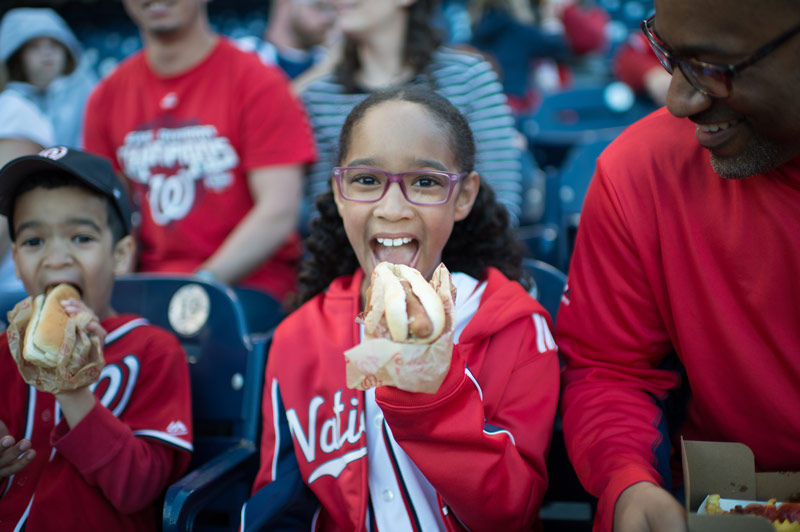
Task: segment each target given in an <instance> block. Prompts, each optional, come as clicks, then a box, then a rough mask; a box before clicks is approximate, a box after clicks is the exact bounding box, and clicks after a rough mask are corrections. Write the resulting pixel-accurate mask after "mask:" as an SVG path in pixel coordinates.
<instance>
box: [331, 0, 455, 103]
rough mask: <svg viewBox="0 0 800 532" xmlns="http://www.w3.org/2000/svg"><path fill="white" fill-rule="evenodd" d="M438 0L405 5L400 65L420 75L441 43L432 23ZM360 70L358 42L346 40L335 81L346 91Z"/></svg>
mask: <svg viewBox="0 0 800 532" xmlns="http://www.w3.org/2000/svg"><path fill="white" fill-rule="evenodd" d="M438 8H439V0H416V2H414V3H413V4H411V5H410V6H408V7H407V8H406V9H408V26H407V28H406V39H405V42H404V43H403V64H405V65H407V66H409V67H411V70H412V71H413V72H414V74H420V73H421V72H423V71H424V70H425V69H426V68H427V66H428V65H429V64H430V63H431V58H432V57H433V52H434V51H435V50H436V49H437V48H438V47H439V46H440V45H441V44H442V36H441V32H440V31H439V28H438V27H436V26H435V25H434V24H433V23H432V21H433V19H434V18H435V16H436V14H437V9H438ZM360 69H361V61H360V60H359V58H358V43H357V42H356V41H355V40H354V39H352V38H350V37H346V38H345V41H344V53H343V54H342V59H341V61H340V62H339V64H338V65H336V79H337V81H338V82H339V83H341V84H342V85H343V86H344V88H345V91H346V92H354V91H355V89H356V73H357V72H358V71H359V70H360Z"/></svg>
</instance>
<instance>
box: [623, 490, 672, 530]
mask: <svg viewBox="0 0 800 532" xmlns="http://www.w3.org/2000/svg"><path fill="white" fill-rule="evenodd" d="M614 532H687V526H686V511H685V510H684V508H683V506H681V504H680V503H679V502H678V501H677V500H676V499H675V497H673V496H672V495H671V494H670V493H669V492H668V491H667V490H665V489H663V488H660V487H658V486H656V485H655V484H651V483H650V482H639V483H638V484H634V485H633V486H630V487H629V488H628V489H626V490H625V491H623V492H622V495H620V496H619V499H617V505H616V507H615V508H614Z"/></svg>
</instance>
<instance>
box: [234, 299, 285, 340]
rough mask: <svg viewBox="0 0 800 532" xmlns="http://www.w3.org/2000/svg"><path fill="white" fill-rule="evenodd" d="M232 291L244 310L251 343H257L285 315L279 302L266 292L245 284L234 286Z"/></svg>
mask: <svg viewBox="0 0 800 532" xmlns="http://www.w3.org/2000/svg"><path fill="white" fill-rule="evenodd" d="M233 291H234V292H235V293H236V297H237V299H238V300H239V305H240V306H241V307H242V311H243V312H244V319H245V323H246V324H247V332H248V334H249V335H250V340H251V341H252V343H253V344H256V343H259V342H260V341H261V340H262V339H263V337H264V335H265V334H268V333H269V332H270V331H271V330H272V329H274V328H275V326H276V325H278V323H280V322H281V320H282V319H283V318H284V317H286V312H284V310H283V306H282V305H281V303H280V302H279V301H278V300H277V299H275V298H274V297H272V296H271V295H269V294H267V293H266V292H262V291H261V290H256V289H255V288H248V287H245V286H235V287H233Z"/></svg>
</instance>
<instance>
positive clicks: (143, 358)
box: [0, 146, 193, 532]
mask: <svg viewBox="0 0 800 532" xmlns="http://www.w3.org/2000/svg"><path fill="white" fill-rule="evenodd" d="M0 214H2V215H3V216H7V217H8V218H9V220H11V221H12V224H11V226H12V227H11V234H12V236H13V240H14V264H15V267H16V269H17V272H18V274H19V276H20V279H22V282H23V284H24V285H25V291H26V292H27V293H28V295H30V296H31V297H36V296H38V295H40V294H44V293H45V292H46V290H47V289H48V288H50V287H53V286H54V285H56V284H60V283H69V284H71V285H73V286H74V287H75V288H76V289H77V290H78V292H79V293H80V294H81V298H80V299H66V300H64V301H61V302H60V303H61V306H62V307H63V308H64V310H65V311H66V313H67V315H69V316H70V317H76V315H77V314H79V313H82V314H83V313H88V314H90V315H91V319H90V320H89V321H88V324H87V325H86V327H85V332H86V334H87V335H88V337H89V338H92V339H93V341H96V342H98V343H99V345H101V346H103V347H102V358H103V360H104V361H105V366H104V367H103V368H102V370H101V371H99V372H96V373H98V375H97V377H96V378H97V380H96V381H95V382H93V383H91V384H89V383H88V382H87V381H80V382H81V383H82V384H83V385H82V386H77V387H75V386H73V385H71V384H70V382H64V383H62V382H60V381H59V380H57V379H56V378H55V377H53V378H51V379H49V382H50V383H51V384H53V387H52V388H51V387H47V391H45V390H44V389H42V387H41V386H40V385H41V381H40V380H36V381H35V382H31V381H33V380H34V379H33V378H30V377H29V378H28V379H27V381H26V379H24V378H23V377H22V375H21V373H20V371H19V369H18V366H17V363H16V362H15V359H14V358H13V357H12V354H11V345H10V335H9V334H8V332H4V333H3V334H2V335H0V530H3V531H4V532H5V531H11V530H27V531H28V532H50V531H52V530H63V531H76V532H77V531H81V532H105V531H108V530H115V531H120V532H146V531H155V530H157V529H158V527H157V526H156V524H157V519H158V516H160V507H159V505H158V503H157V501H158V498H159V497H160V496H161V495H162V494H163V493H164V491H165V490H166V488H167V486H168V485H169V484H170V483H172V482H175V481H176V480H177V479H178V478H179V477H180V475H181V474H182V472H183V471H184V470H185V469H186V467H187V466H188V464H189V459H190V456H191V452H192V449H193V447H192V409H191V393H190V390H189V367H188V364H187V361H186V353H184V351H183V348H182V347H181V345H180V343H179V342H178V340H177V338H175V336H174V335H172V334H171V333H169V332H167V331H165V330H163V329H160V328H158V327H155V326H153V325H150V324H149V323H148V322H147V320H145V319H143V318H141V317H139V316H135V315H133V314H117V313H116V312H115V311H114V309H113V308H112V307H111V293H112V290H113V288H114V279H115V277H116V276H117V275H120V274H122V273H126V271H127V266H128V263H129V257H130V255H131V254H133V251H134V246H135V244H134V242H133V238H132V237H131V236H130V234H129V233H130V230H131V207H130V203H129V199H128V195H127V194H126V193H125V189H124V186H123V184H122V182H121V181H120V180H119V178H118V177H117V176H116V175H115V173H114V170H113V168H112V167H111V164H110V162H109V161H107V160H105V159H103V158H101V157H98V156H96V155H92V154H89V153H85V152H81V151H78V150H73V149H70V148H66V147H63V146H58V147H53V148H49V149H47V150H45V151H43V152H41V153H40V154H38V155H34V156H27V157H20V158H17V159H14V160H12V161H11V162H9V163H8V164H7V165H5V166H4V167H3V169H2V171H0ZM81 321H82V320H81ZM15 332H16V331H15ZM17 340H19V333H17ZM65 345H66V343H65ZM87 358H88V359H89V361H88V362H89V363H90V364H91V363H92V362H93V361H91V357H82V359H81V362H80V363H79V364H78V365H77V367H73V366H72V365H71V364H69V365H68V367H69V370H67V371H70V370H73V371H75V375H77V374H78V373H79V372H80V370H81V369H84V368H85V367H86V364H87V360H86V359H87ZM94 369H95V370H96V369H97V368H94ZM78 378H80V377H78ZM27 382H30V384H28V383H27ZM72 384H75V383H74V381H73V382H72Z"/></svg>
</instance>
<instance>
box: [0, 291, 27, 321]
mask: <svg viewBox="0 0 800 532" xmlns="http://www.w3.org/2000/svg"><path fill="white" fill-rule="evenodd" d="M26 297H28V294H27V293H26V292H25V290H24V289H23V288H22V287H20V288H19V289H13V290H0V332H2V331H5V330H6V327H8V318H7V317H6V315H7V314H8V312H9V311H10V310H11V309H13V308H14V305H16V304H17V303H19V302H20V301H22V300H23V299H25V298H26Z"/></svg>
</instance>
